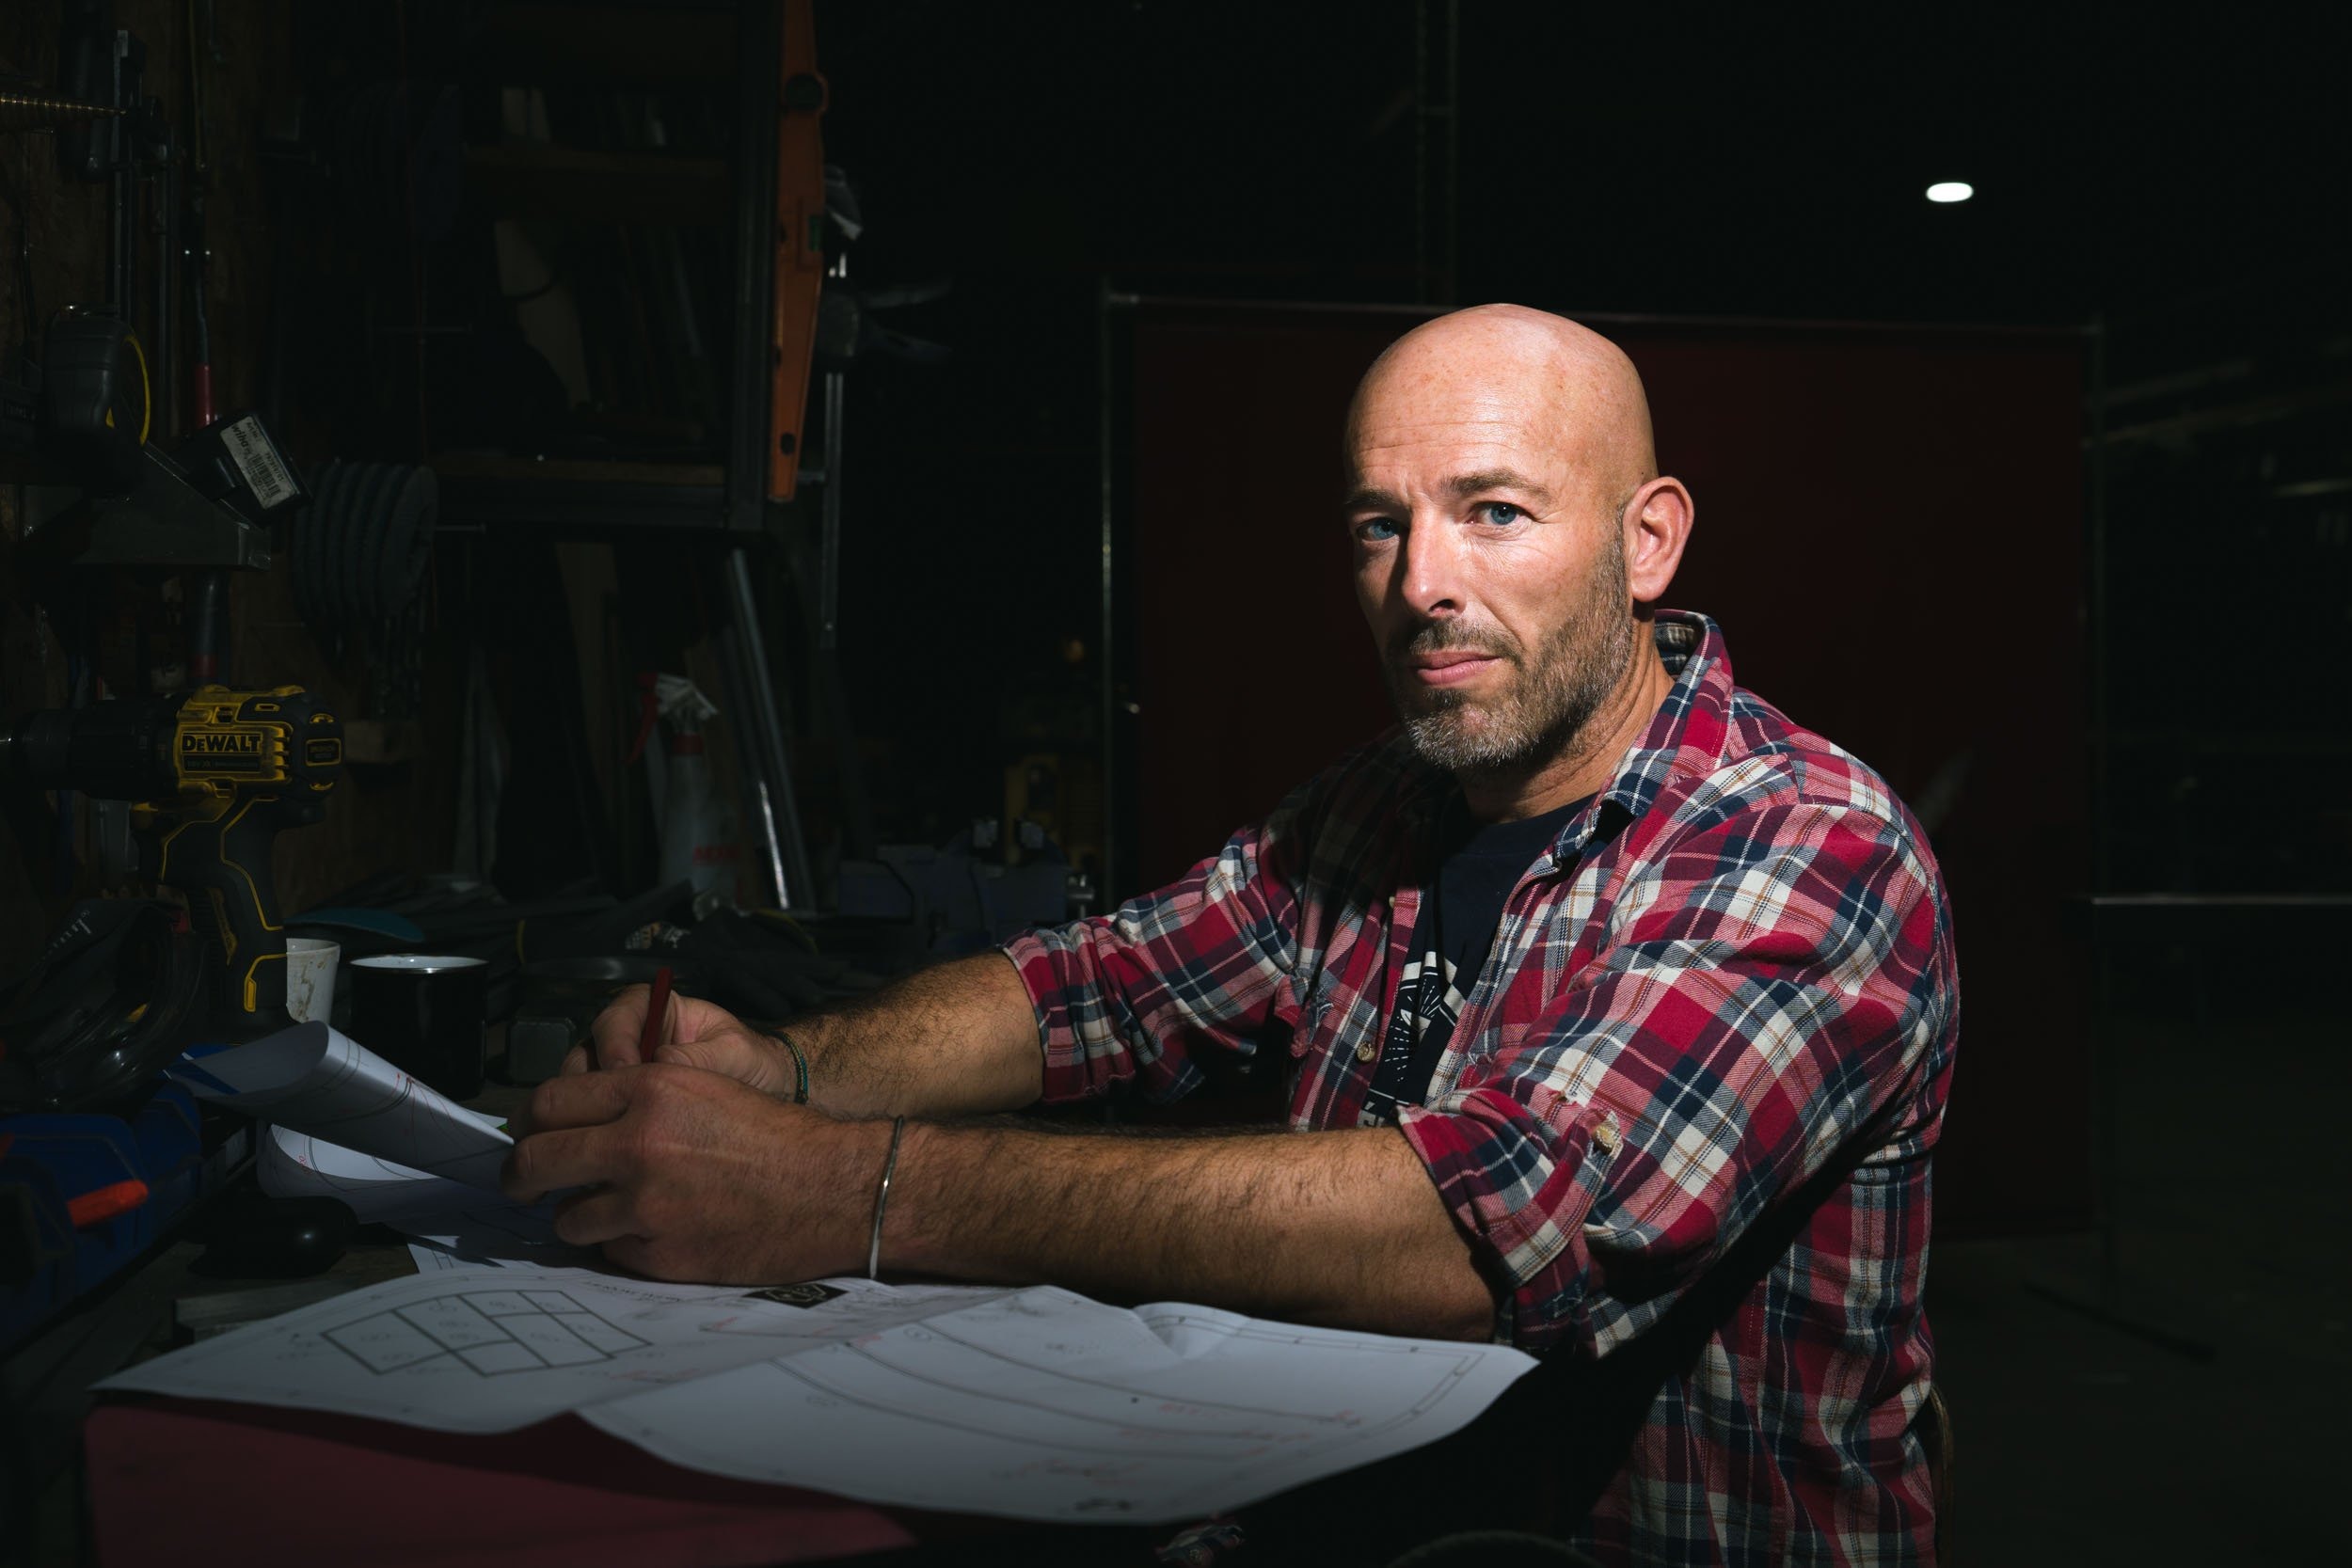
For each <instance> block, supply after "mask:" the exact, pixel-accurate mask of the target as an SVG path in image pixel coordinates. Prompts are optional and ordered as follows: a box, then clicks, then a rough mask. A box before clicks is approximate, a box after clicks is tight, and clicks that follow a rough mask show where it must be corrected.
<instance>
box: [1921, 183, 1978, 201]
mask: <svg viewBox="0 0 2352 1568" xmlns="http://www.w3.org/2000/svg"><path fill="white" fill-rule="evenodd" d="M1976 194H1977V187H1976V186H1974V185H1971V184H1969V183H1968V182H1966V181H1964V180H1939V181H1937V182H1935V183H1934V184H1932V185H1930V186H1929V187H1928V199H1929V200H1930V201H1965V200H1967V199H1968V198H1970V197H1972V196H1974V195H1976Z"/></svg>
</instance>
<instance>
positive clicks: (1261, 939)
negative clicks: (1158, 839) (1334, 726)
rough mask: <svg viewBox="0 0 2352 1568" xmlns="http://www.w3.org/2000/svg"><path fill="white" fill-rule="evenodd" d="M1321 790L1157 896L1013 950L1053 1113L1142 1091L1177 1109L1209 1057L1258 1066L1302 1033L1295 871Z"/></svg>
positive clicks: (1301, 793)
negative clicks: (1261, 1051)
mask: <svg viewBox="0 0 2352 1568" xmlns="http://www.w3.org/2000/svg"><path fill="white" fill-rule="evenodd" d="M1314 788H1315V785H1314V784H1308V785H1306V786H1304V787H1302V788H1300V789H1299V790H1298V791H1297V792H1296V793H1295V794H1294V795H1293V796H1292V797H1291V798H1290V799H1289V800H1285V801H1284V802H1283V803H1282V805H1281V806H1280V807H1279V808H1278V809H1277V810H1276V811H1275V813H1274V814H1273V815H1272V816H1269V817H1268V818H1267V819H1266V820H1265V821H1264V822H1263V823H1261V824H1258V825H1255V826H1252V827H1248V828H1245V829H1243V830H1242V831H1241V832H1236V833H1235V834H1234V835H1233V836H1232V838H1231V839H1229V840H1228V841H1227V842H1226V845H1225V847H1224V848H1223V849H1221V850H1219V851H1218V852H1217V853H1216V855H1214V856H1211V857H1210V858H1209V859H1207V860H1204V861H1202V862H1201V863H1200V864H1198V865H1196V866H1194V867H1193V868H1192V869H1191V870H1190V871H1189V872H1187V873H1185V875H1184V878H1183V879H1180V880H1178V881H1176V882H1174V883H1172V884H1170V885H1169V886H1168V887H1165V888H1163V889H1161V890H1160V891H1159V892H1157V893H1153V894H1150V895H1145V896H1143V897H1140V898H1137V899H1135V900H1134V901H1132V902H1130V903H1128V904H1125V905H1122V906H1121V907H1120V908H1119V909H1118V910H1116V911H1112V912H1111V913H1109V914H1106V915H1100V916H1096V917H1094V918H1092V919H1089V920H1081V921H1077V922H1075V923H1073V924H1071V925H1068V926H1062V927H1050V928H1045V927H1041V928H1040V929H1037V930H1033V931H1028V932H1025V933H1024V934H1023V935H1021V936H1019V937H1017V938H1015V939H1014V940H1013V941H1012V942H1009V943H1007V944H1006V946H1005V953H1006V955H1007V956H1008V957H1009V958H1011V959H1012V961H1013V963H1014V965H1015V966H1016V967H1017V968H1018V969H1019V970H1020V972H1021V979H1022V983H1023V984H1024V985H1025V986H1026V987H1027V988H1028V992H1029V999H1030V1002H1031V1004H1032V1006H1035V1008H1036V1009H1037V1024H1038V1037H1039V1039H1040V1041H1041V1044H1042V1046H1043V1049H1044V1053H1045V1099H1046V1100H1047V1101H1072V1100H1083V1099H1088V1098H1090V1097H1093V1096H1096V1095H1100V1094H1103V1093H1104V1092H1105V1091H1107V1090H1108V1089H1110V1088H1111V1087H1112V1086H1113V1085H1117V1084H1120V1083H1122V1082H1124V1081H1126V1080H1128V1079H1131V1078H1132V1079H1134V1080H1135V1081H1136V1085H1137V1086H1138V1087H1139V1088H1141V1089H1142V1090H1143V1091H1144V1092H1145V1093H1146V1094H1148V1095H1150V1096H1151V1097H1152V1099H1154V1100H1159V1101H1168V1100H1175V1099H1178V1098H1181V1097H1182V1096H1184V1095H1185V1094H1188V1093H1190V1092H1191V1091H1192V1090H1193V1089H1195V1088H1197V1087H1198V1086H1199V1085H1200V1083H1201V1082H1202V1081H1203V1076H1204V1075H1203V1073H1202V1070H1201V1060H1202V1058H1203V1057H1205V1056H1207V1055H1209V1054H1211V1053H1225V1054H1228V1055H1231V1056H1236V1057H1238V1056H1244V1055H1247V1054H1248V1053H1252V1052H1254V1051H1255V1050H1256V1049H1257V1048H1258V1046H1259V1045H1260V1043H1261V1041H1262V1039H1263V1036H1264V1035H1265V1034H1266V1033H1267V1031H1269V1030H1275V1029H1280V1028H1284V1027H1287V1026H1289V1025H1291V1024H1295V1022H1296V1019H1297V1012H1298V1006H1297V998H1296V996H1295V993H1294V991H1293V989H1292V986H1291V984H1290V980H1291V974H1292V971H1293V968H1294V966H1295V961H1296V958H1297V932H1296V910H1297V900H1298V896H1299V894H1298V887H1297V867H1298V866H1299V864H1300V863H1301V860H1302V854H1301V849H1300V843H1301V839H1302V837H1303V833H1304V822H1305V819H1306V816H1307V812H1308V803H1309V801H1310V800H1311V798H1312V792H1313V790H1314Z"/></svg>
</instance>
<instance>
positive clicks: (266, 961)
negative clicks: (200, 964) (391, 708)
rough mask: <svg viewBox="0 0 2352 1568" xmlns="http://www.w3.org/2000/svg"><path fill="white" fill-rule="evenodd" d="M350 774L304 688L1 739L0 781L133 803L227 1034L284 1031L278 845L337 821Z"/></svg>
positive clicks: (188, 696)
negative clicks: (331, 800) (206, 964)
mask: <svg viewBox="0 0 2352 1568" xmlns="http://www.w3.org/2000/svg"><path fill="white" fill-rule="evenodd" d="M342 761H343V730H342V724H341V723H340V722H339V721H337V720H336V718H335V716H334V715H333V714H331V713H328V712H326V710H325V709H323V708H321V707H320V706H319V704H318V700H317V699H316V698H314V697H312V696H311V695H310V693H309V692H307V691H305V690H303V689H302V688H300V687H298V686H280V687H275V688H273V689H269V690H266V691H240V690H232V689H230V688H228V687H225V686H199V687H198V688H197V689H195V690H193V691H187V692H181V693H177V694H174V695H171V696H166V697H156V698H151V699H146V700H137V701H128V702H110V703H97V704H93V705H90V706H88V707H85V708H71V709H62V710H55V711H51V712H47V713H36V714H34V715H33V716H32V717H31V718H29V719H26V720H24V721H23V722H22V723H20V724H18V725H17V726H16V728H15V730H14V732H13V733H8V734H0V773H5V774H7V775H8V776H10V777H13V778H18V779H23V780H24V781H25V782H27V783H29V784H34V785H36V786H38V787H40V788H42V789H74V790H79V791H81V792H82V793H83V794H85V795H90V796H94V797H97V798H98V799H101V800H128V801H130V802H131V827H132V832H133V833H134V835H135V838H136V840H137V843H138V847H139V875H140V876H141V877H142V878H143V879H146V880H149V881H152V882H157V883H161V884H162V885H163V886H166V887H169V888H174V889H177V890H178V891H179V892H180V893H181V894H183V895H185V897H186V898H187V900H188V906H189V911H188V912H189V918H190V920H191V921H192V922H193V923H194V924H195V926H196V928H197V931H198V933H199V935H200V936H201V937H202V938H203V939H204V942H205V946H206V948H207V950H208V955H209V957H210V958H211V959H212V960H213V961H212V964H211V969H212V974H213V980H214V1006H213V1011H214V1018H213V1021H212V1025H213V1028H214V1029H215V1031H217V1032H218V1033H219V1034H220V1035H221V1037H224V1038H228V1039H232V1040H234V1039H249V1038H252V1037H255V1036H257V1035H262V1034H267V1033H269V1032H270V1031H272V1030H274V1029H278V1028H281V1027H283V1026H284V1025H285V1023H286V1022H288V1020H287V1014H286V938H285V933H284V931H283V930H281V929H280V928H279V927H278V905H277V898H276V895H275V894H274V893H273V891H272V883H271V880H270V853H271V849H272V847H273V846H274V844H275V843H276V840H277V838H278V834H279V833H280V832H283V831H284V830H286V829H288V828H298V827H303V826H305V825H307V824H310V823H312V822H316V821H318V820H319V819H320V818H321V817H323V816H326V797H327V795H328V794H329V792H331V791H332V790H333V789H334V787H335V775H336V772H337V770H338V769H339V768H342Z"/></svg>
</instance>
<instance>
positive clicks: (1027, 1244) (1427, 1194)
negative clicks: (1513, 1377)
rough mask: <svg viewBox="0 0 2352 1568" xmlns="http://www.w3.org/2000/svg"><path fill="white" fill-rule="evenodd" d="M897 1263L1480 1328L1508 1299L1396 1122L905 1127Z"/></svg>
mask: <svg viewBox="0 0 2352 1568" xmlns="http://www.w3.org/2000/svg"><path fill="white" fill-rule="evenodd" d="M882 1258H883V1260H884V1262H885V1263H886V1264H887V1265H888V1266H889V1267H890V1268H892V1269H893V1270H896V1271H898V1272H900V1273H918V1274H934V1275H947V1276H950V1277H953V1278H959V1279H978V1280H1000V1281H1008V1282H1010V1281H1023V1282H1025V1281H1033V1280H1051V1281H1053V1282H1054V1283H1056V1284H1061V1285H1068V1286H1071V1287H1073V1289H1077V1290H1093V1291H1104V1292H1106V1293H1109V1294H1113V1295H1119V1296H1125V1297H1129V1298H1133V1299H1150V1298H1154V1297H1167V1298H1173V1299H1180V1300H1184V1301H1199V1302H1204V1303H1207V1304H1209V1305H1212V1306H1216V1307H1230V1308H1232V1309H1234V1310H1237V1311H1245V1312H1253V1313H1263V1314H1264V1315H1266V1316H1269V1317H1276V1318H1281V1319H1286V1320H1289V1321H1292V1322H1297V1323H1333V1324H1342V1325H1345V1326H1349V1327H1356V1328H1367V1329H1374V1330H1377V1331H1381V1332H1386V1333H1393V1334H1412V1335H1420V1336H1423V1337H1430V1338H1462V1339H1474V1338H1486V1335H1487V1334H1488V1333H1490V1332H1491V1330H1492V1326H1493V1322H1494V1311H1495V1303H1494V1297H1493V1295H1492V1293H1491V1292H1490V1291H1488V1290H1487V1288H1486V1284H1485V1283H1484V1282H1483V1281H1482V1280H1481V1279H1480V1277H1479V1275H1478V1273H1477V1270H1476V1268H1475V1267H1474V1265H1473V1264H1472V1262H1471V1260H1470V1249H1469V1247H1468V1246H1467V1244H1465V1243H1464V1242H1463V1240H1462V1238H1461V1235H1460V1232H1459V1231H1457V1230H1456V1229H1455V1228H1454V1224H1453V1221H1452V1220H1451V1219H1450V1218H1449V1217H1448V1215H1447V1214H1446V1212H1445V1208H1444V1205H1443V1204H1442V1203H1441V1202H1440V1200H1439V1199H1438V1191H1437V1188H1436V1187H1435V1186H1434V1185H1432V1184H1431V1182H1430V1180H1429V1177H1428V1174H1427V1172H1426V1171H1424V1170H1423V1169H1422V1164H1421V1162H1420V1160H1419V1159H1417V1158H1416V1157H1415V1156H1414V1154H1413V1151H1412V1148H1411V1146H1409V1145H1408V1144H1406V1141H1405V1139H1404V1136H1403V1135H1402V1134H1401V1133H1399V1132H1395V1131H1394V1130H1393V1129H1387V1128H1373V1129H1364V1130H1356V1131H1347V1132H1269V1133H1262V1134H1253V1135H1248V1136H1239V1137H1199V1136H1172V1137H1123V1136H1115V1135H1104V1134H1077V1133H1059V1132H1037V1131H1032V1130H1030V1129H1026V1128H1009V1127H940V1126H933V1125H929V1124H922V1123H918V1124H914V1125H910V1126H909V1127H908V1128H907V1130H906V1137H905V1142H904V1145H903V1147H902V1148H901V1151H900V1155H899V1162H898V1173H897V1176H896V1178H895V1180H893V1183H892V1189H891V1196H890V1202H889V1205H888V1210H887V1212H886V1215H885V1219H884V1223H883V1227H882Z"/></svg>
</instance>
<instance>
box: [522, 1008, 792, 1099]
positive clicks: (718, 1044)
mask: <svg viewBox="0 0 2352 1568" xmlns="http://www.w3.org/2000/svg"><path fill="white" fill-rule="evenodd" d="M651 997H652V992H651V990H650V988H648V987H645V986H631V987H629V988H628V990H625V991H623V992H621V993H620V994H619V995H618V996H615V997H614V998H613V999H612V1001H611V1002H610V1003H608V1004H607V1005H606V1006H605V1009H604V1011H603V1012H601V1013H599V1014H597V1015H596V1022H595V1023H594V1024H593V1025H591V1026H590V1028H589V1040H590V1042H591V1043H590V1044H588V1045H576V1046H573V1047H572V1048H571V1050H570V1051H568V1052H566V1053H564V1066H563V1069H562V1073H561V1076H563V1077H565V1078H570V1077H575V1076H577V1075H579V1074H580V1073H583V1072H588V1071H591V1070H593V1069H597V1068H619V1067H629V1066H633V1065H635V1064H636V1063H637V1062H638V1061H639V1060H640V1057H639V1055H638V1050H637V1045H638V1041H640V1040H642V1039H643V1038H644V1035H645V1005H646V1003H647V1002H648V1001H650V1000H651ZM668 1011H669V1015H670V1017H669V1022H668V1025H667V1027H666V1028H664V1029H663V1031H662V1043H661V1045H660V1047H659V1048H658V1049H656V1051H655V1052H654V1060H655V1061H658V1062H675V1063H676V1064H678V1065H679V1066H681V1067H698V1068H702V1069H706V1070H707V1071H710V1072H716V1073H720V1074H722V1075H723V1076H725V1077H728V1078H732V1079H734V1080H735V1081H736V1082H737V1083H739V1084H748V1085H751V1086H752V1087H753V1088H755V1089H757V1090H758V1091H759V1092H760V1093H762V1094H766V1095H773V1096H774V1097H775V1098H776V1099H778V1100H789V1099H791V1098H792V1091H793V1087H794V1085H795V1084H796V1083H797V1082H798V1081H799V1074H798V1073H796V1072H795V1071H794V1070H793V1067H792V1053H790V1052H788V1051H787V1050H786V1049H785V1048H784V1046H783V1044H782V1043H781V1042H779V1041H778V1040H777V1039H776V1038H775V1037H773V1036H771V1035H763V1034H761V1033H760V1032H759V1031H758V1030H756V1029H755V1028H753V1027H752V1026H751V1025H750V1024H748V1023H745V1022H743V1021H742V1020H741V1019H739V1018H737V1017H736V1016H735V1015H734V1014H733V1013H731V1012H728V1011H727V1010H726V1009H725V1008H724V1007H722V1006H717V1005H716V1004H714V1003H709V1002H704V1001H701V1000H700V999H698V998H695V997H691V996H680V995H678V994H677V993H676V992H675V991H673V992H672V993H671V995H670V1002H669V1008H668Z"/></svg>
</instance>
